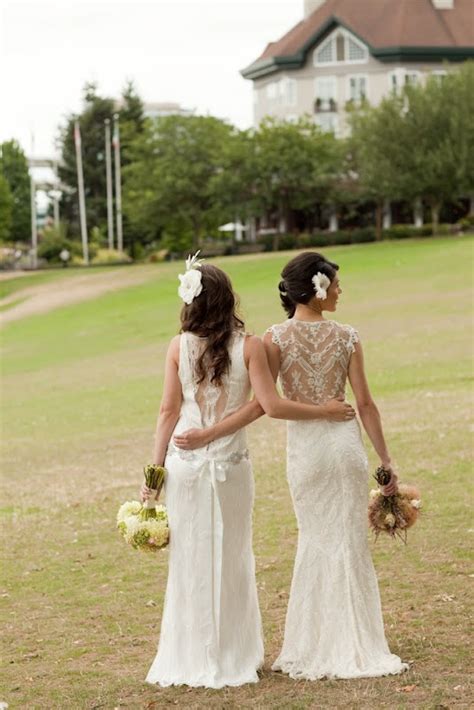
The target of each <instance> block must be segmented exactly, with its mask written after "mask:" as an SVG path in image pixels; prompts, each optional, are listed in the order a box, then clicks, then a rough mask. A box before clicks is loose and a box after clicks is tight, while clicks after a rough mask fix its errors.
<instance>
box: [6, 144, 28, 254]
mask: <svg viewBox="0 0 474 710" xmlns="http://www.w3.org/2000/svg"><path fill="white" fill-rule="evenodd" d="M0 173H1V174H3V176H4V177H5V179H6V180H7V182H8V185H9V188H10V192H11V197H12V208H11V237H12V238H13V239H15V240H16V241H22V242H27V241H29V239H30V234H31V195H30V176H29V172H28V160H27V158H26V156H25V153H24V152H23V150H22V149H21V147H20V145H19V143H18V142H17V141H15V140H11V141H6V142H5V143H2V144H1V145H0Z"/></svg>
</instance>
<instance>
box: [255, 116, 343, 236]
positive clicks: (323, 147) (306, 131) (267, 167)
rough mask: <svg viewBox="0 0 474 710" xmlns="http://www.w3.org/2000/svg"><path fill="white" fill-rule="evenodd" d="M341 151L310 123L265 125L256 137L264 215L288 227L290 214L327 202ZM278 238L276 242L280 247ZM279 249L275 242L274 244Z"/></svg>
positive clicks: (258, 187)
mask: <svg viewBox="0 0 474 710" xmlns="http://www.w3.org/2000/svg"><path fill="white" fill-rule="evenodd" d="M342 157H343V154H342V151H341V146H340V145H339V144H338V143H337V140H336V138H335V137H334V136H333V134H332V133H324V132H322V131H321V130H320V129H319V128H318V126H316V125H315V124H314V122H313V121H311V120H310V119H308V118H302V119H300V121H298V122H297V123H289V122H279V121H276V120H274V119H267V120H266V121H264V122H263V123H262V124H261V125H260V127H259V129H258V130H257V131H256V134H255V175H256V178H255V190H256V194H257V195H258V200H259V202H260V207H261V210H262V211H263V212H265V213H267V215H276V217H277V219H278V225H279V231H280V232H284V231H286V230H287V228H288V224H289V218H290V213H291V210H303V211H307V212H311V211H313V210H314V208H315V204H316V203H317V202H326V201H328V200H329V199H330V196H331V193H332V191H333V190H334V189H335V187H336V185H337V181H338V178H339V176H340V171H341V168H342ZM277 240H278V238H277V239H276V242H277ZM275 247H277V243H275Z"/></svg>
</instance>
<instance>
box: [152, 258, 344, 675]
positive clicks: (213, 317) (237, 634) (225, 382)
mask: <svg viewBox="0 0 474 710" xmlns="http://www.w3.org/2000/svg"><path fill="white" fill-rule="evenodd" d="M179 278H180V280H181V285H180V288H179V294H180V296H181V298H182V299H183V301H184V305H183V308H182V312H181V332H180V334H179V335H177V336H176V337H174V338H173V339H172V341H171V343H170V345H169V348H168V353H167V356H166V364H165V381H164V387H163V396H162V400H161V407H160V413H159V416H158V421H157V428H156V437H155V449H154V457H153V463H155V464H157V465H160V466H161V465H164V466H165V467H166V471H167V474H166V479H165V496H166V506H167V509H168V519H169V528H170V545H169V573H168V583H167V588H166V596H165V604H164V611H163V618H162V624H161V634H160V640H159V646H158V652H157V655H156V657H155V659H154V661H153V663H152V665H151V668H150V669H149V672H148V675H147V677H146V680H147V681H148V682H149V683H158V684H159V685H162V686H168V685H178V684H187V685H190V686H205V687H208V688H220V687H222V686H225V685H231V686H232V685H241V684H243V683H253V682H256V681H257V680H258V676H257V670H258V669H259V667H260V666H261V665H262V663H263V641H262V631H261V620H260V611H259V607H258V599H257V589H256V583H255V562H254V557H253V551H252V508H253V499H254V483H253V474H252V467H251V464H250V459H249V452H248V449H247V441H246V432H245V429H244V428H239V429H238V430H236V431H234V432H232V433H230V434H228V435H226V436H223V437H221V438H219V439H216V440H215V441H213V442H206V443H205V444H204V445H202V446H201V447H198V448H196V449H194V450H193V451H189V450H184V449H182V448H179V447H178V446H177V444H179V443H180V440H181V436H182V434H183V432H185V431H186V430H189V429H202V428H204V427H212V426H216V425H218V424H219V422H221V421H222V420H223V419H224V418H226V417H227V416H229V415H232V414H233V413H234V412H236V411H237V410H239V412H240V414H241V415H242V414H243V416H245V417H246V419H247V420H248V421H253V420H254V419H256V418H257V417H258V416H260V414H261V413H262V407H263V410H265V412H267V414H269V415H270V416H272V417H277V418H294V419H317V418H322V417H324V418H325V419H332V420H333V421H345V420H348V419H350V418H353V417H354V410H353V409H352V407H350V405H348V404H346V403H344V402H342V401H340V400H338V399H334V400H331V401H328V402H325V403H324V405H313V404H304V403H297V402H289V401H287V400H285V399H282V398H281V397H279V395H278V394H277V391H276V388H275V383H274V380H273V378H272V375H271V373H270V370H269V367H268V362H267V358H266V355H265V350H264V347H263V344H262V342H261V340H260V339H259V338H257V337H255V336H249V335H247V334H246V333H245V330H244V323H243V321H242V320H241V319H240V318H239V317H238V315H237V313H236V298H235V295H234V292H233V290H232V285H231V282H230V280H229V278H228V276H227V275H226V274H225V273H224V272H223V271H221V270H220V269H218V268H217V267H216V266H213V265H211V264H202V263H200V262H199V260H197V259H196V257H194V258H192V259H191V258H189V259H188V261H187V268H186V273H185V274H181V275H180V277H179ZM251 387H252V388H253V390H254V392H255V394H256V396H257V398H258V402H259V403H260V404H259V403H258V402H257V401H255V400H254V401H251V402H249V394H250V388H251ZM260 405H261V406H260ZM150 495H151V492H150V489H148V488H147V487H146V486H143V487H142V490H141V496H142V500H145V499H146V498H148V497H149V496H150Z"/></svg>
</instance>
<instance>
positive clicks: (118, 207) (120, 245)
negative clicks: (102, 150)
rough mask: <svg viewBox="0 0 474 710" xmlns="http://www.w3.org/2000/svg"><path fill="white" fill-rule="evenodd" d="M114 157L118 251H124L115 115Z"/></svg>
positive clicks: (115, 116) (118, 134) (118, 129)
mask: <svg viewBox="0 0 474 710" xmlns="http://www.w3.org/2000/svg"><path fill="white" fill-rule="evenodd" d="M113 142H114V155H115V209H116V219H117V249H118V250H119V251H123V233H122V181H121V177H120V128H119V115H118V113H116V114H114V141H113Z"/></svg>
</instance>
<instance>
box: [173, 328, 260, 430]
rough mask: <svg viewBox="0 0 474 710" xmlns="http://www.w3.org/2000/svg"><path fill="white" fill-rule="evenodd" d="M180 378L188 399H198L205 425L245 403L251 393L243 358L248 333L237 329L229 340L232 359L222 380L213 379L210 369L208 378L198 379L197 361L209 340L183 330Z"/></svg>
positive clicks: (217, 420) (221, 417) (195, 400)
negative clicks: (198, 381)
mask: <svg viewBox="0 0 474 710" xmlns="http://www.w3.org/2000/svg"><path fill="white" fill-rule="evenodd" d="M181 337H182V338H183V339H184V342H183V345H184V347H183V348H182V351H181V353H182V361H181V360H180V378H181V381H182V384H183V391H184V394H185V399H188V400H194V402H195V403H196V405H197V407H198V409H199V412H200V415H201V422H202V426H203V427H208V426H211V425H212V424H215V423H216V422H219V421H220V420H221V419H223V418H224V417H226V416H227V414H229V412H230V411H234V410H235V409H237V408H238V407H239V406H240V405H241V404H243V403H244V402H245V401H246V400H247V399H248V396H249V388H250V383H249V377H248V372H247V369H246V367H245V363H244V360H243V343H244V334H243V333H239V332H236V333H235V335H234V336H233V338H232V339H231V342H230V344H229V354H230V358H231V363H230V366H229V370H228V372H226V373H225V374H224V376H223V378H222V384H221V385H216V384H215V383H213V382H211V373H210V372H209V373H208V374H207V376H206V377H205V379H204V380H203V381H202V382H200V383H199V384H198V383H197V375H196V363H197V361H198V359H199V357H200V356H201V354H202V352H203V350H204V347H205V340H204V339H203V338H200V337H198V336H196V335H194V334H193V333H183V335H182V336H181Z"/></svg>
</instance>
